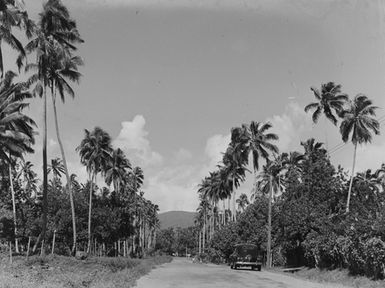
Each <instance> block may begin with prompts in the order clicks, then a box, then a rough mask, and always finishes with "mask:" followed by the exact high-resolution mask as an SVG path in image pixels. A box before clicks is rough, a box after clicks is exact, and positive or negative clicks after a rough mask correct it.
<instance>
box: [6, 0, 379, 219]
mask: <svg viewBox="0 0 385 288" xmlns="http://www.w3.org/2000/svg"><path fill="white" fill-rule="evenodd" d="M26 2H27V3H26V8H27V10H28V11H29V13H30V15H31V18H33V19H37V18H38V12H39V11H40V10H41V7H42V1H40V0H39V1H38V0H34V1H26ZM63 3H65V4H66V5H67V6H68V8H69V10H70V13H71V15H72V17H73V18H74V19H75V20H76V21H77V25H78V29H79V31H80V33H81V35H82V37H83V39H84V40H85V43H84V44H82V45H80V47H79V50H78V54H79V55H80V56H81V57H82V58H83V59H84V62H85V65H84V67H82V68H81V69H80V71H81V73H82V74H83V77H82V79H81V82H80V84H79V85H76V84H74V85H73V87H74V89H75V92H76V97H75V98H74V99H70V98H67V99H66V102H65V103H64V105H63V104H59V107H58V113H59V120H60V125H61V133H62V138H63V140H64V145H65V150H66V154H67V158H68V162H69V169H70V173H76V174H77V175H78V177H79V180H81V181H85V180H86V177H87V174H86V172H85V169H84V167H82V165H81V164H80V159H79V156H78V154H77V153H76V151H75V148H76V147H77V146H78V145H79V144H80V141H81V140H82V138H83V136H84V129H88V130H92V129H93V128H94V127H95V126H100V127H101V128H103V129H104V130H106V131H107V132H108V133H109V134H110V135H111V137H112V139H113V145H114V147H120V148H122V149H123V150H124V151H125V153H126V155H127V157H128V158H129V159H130V161H131V163H132V164H133V166H140V167H142V168H143V170H144V175H145V183H144V186H143V191H144V192H145V197H146V198H147V199H150V200H151V201H152V202H154V203H156V204H158V205H159V207H160V211H161V212H165V211H171V210H184V211H195V210H196V208H197V206H198V197H197V189H198V184H199V183H200V182H201V180H202V179H203V178H204V177H205V176H207V175H208V173H209V171H214V170H215V169H216V165H217V164H218V162H219V161H220V160H221V157H222V154H221V153H222V152H224V151H225V149H226V147H227V145H228V142H229V139H230V130H231V128H232V127H236V126H240V125H241V124H243V123H250V122H251V121H260V122H265V121H270V122H271V123H272V124H273V129H272V131H273V132H275V133H277V134H278V135H279V137H280V140H279V142H278V143H277V145H278V147H279V148H280V150H281V151H292V150H298V151H302V148H301V146H300V142H301V141H304V140H306V139H308V138H310V137H313V138H315V139H316V140H317V141H319V142H324V143H325V145H326V146H327V147H328V148H333V147H336V145H339V144H340V143H341V142H342V140H341V136H340V134H339V131H338V127H335V126H333V125H332V124H331V123H330V122H327V121H323V119H320V121H319V123H318V124H316V125H314V124H313V123H312V121H311V115H310V114H306V113H305V112H304V111H303V108H304V107H305V106H306V105H307V104H309V103H310V102H313V101H314V100H315V98H314V96H313V94H312V92H311V90H310V87H312V86H315V87H320V86H321V84H322V83H326V82H329V81H334V82H336V83H339V84H341V85H342V88H343V91H344V92H345V93H348V94H349V95H350V97H354V96H355V95H356V94H358V93H365V94H366V95H367V96H368V97H369V98H370V99H372V100H373V102H374V104H375V105H376V106H378V107H380V108H379V109H378V111H377V114H378V116H379V117H381V116H383V115H385V111H384V109H383V107H385V97H384V95H385V63H384V56H385V41H384V40H385V23H384V21H385V13H384V12H385V2H384V1H375V0H374V1H369V0H367V1H364V0H356V1H354V0H351V1H328V0H322V1H316V0H314V1H307V0H292V1H275V0H272V1H271V0H269V1H267V0H266V1H259V0H243V1H241V0H240V1H232V0H222V1H217V0H204V1H203V0H195V1H193V0H178V1H176V0H63ZM8 56H9V57H7V59H6V61H5V64H6V65H8V66H9V67H12V65H13V64H12V63H13V62H12V63H11V62H10V61H11V60H12V61H13V59H14V58H13V57H14V55H13V52H9V50H8ZM49 104H51V103H49ZM49 109H50V112H49V116H48V117H49V119H50V120H49V121H50V123H49V130H48V139H49V140H48V142H49V147H48V154H49V159H51V158H54V157H59V156H60V151H59V147H58V144H57V140H56V135H55V130H54V126H53V115H52V109H51V106H49ZM26 113H27V114H28V115H30V116H31V117H32V118H34V119H35V120H36V122H37V124H38V127H39V129H41V127H42V126H43V125H42V101H41V100H39V99H36V100H34V101H33V102H32V103H31V105H30V108H29V110H27V111H26ZM383 124H385V121H384V123H383ZM383 126H384V125H383ZM40 131H41V130H40ZM381 132H382V135H381V136H378V137H375V138H374V141H373V143H372V144H370V145H366V146H363V147H360V148H359V150H358V155H357V170H358V171H359V170H363V169H367V168H372V169H376V168H378V167H379V166H380V165H381V163H382V162H385V149H384V148H385V136H384V134H385V133H384V129H383V128H382V129H381ZM40 134H42V133H40ZM35 150H36V153H35V154H33V155H28V156H27V157H26V158H27V160H30V161H32V162H33V163H34V164H35V167H36V170H37V172H39V171H40V172H39V173H40V174H39V175H41V165H42V164H41V163H42V162H41V138H40V136H38V139H37V143H36V146H35ZM352 155H353V146H352V144H349V143H348V144H346V145H344V146H343V148H341V149H340V150H338V151H337V152H336V153H333V154H332V155H331V160H332V162H333V163H334V164H335V165H339V164H340V165H342V166H343V167H345V168H346V169H347V170H349V169H351V165H352V158H353V157H352ZM252 178H253V177H252V175H251V174H250V175H249V176H248V179H247V181H246V182H245V183H244V184H243V185H242V186H241V187H240V188H239V190H238V191H237V195H239V194H240V193H247V194H248V195H250V191H251V188H252Z"/></svg>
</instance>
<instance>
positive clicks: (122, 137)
mask: <svg viewBox="0 0 385 288" xmlns="http://www.w3.org/2000/svg"><path fill="white" fill-rule="evenodd" d="M145 125H146V120H145V119H144V117H143V116H142V115H136V116H135V117H134V119H133V120H132V121H125V122H122V129H121V130H120V132H119V135H118V137H117V138H116V139H115V140H114V141H113V146H114V147H119V148H121V149H122V150H124V151H125V152H126V153H127V156H128V157H129V158H134V160H136V161H138V162H139V163H138V165H140V166H154V165H159V164H161V163H162V161H163V157H162V155H160V154H159V153H158V152H155V151H153V150H152V148H151V146H150V141H149V140H148V138H147V137H148V132H147V131H146V130H145V127H144V126H145ZM132 156H134V157H132Z"/></svg>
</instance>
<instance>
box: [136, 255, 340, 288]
mask: <svg viewBox="0 0 385 288" xmlns="http://www.w3.org/2000/svg"><path fill="white" fill-rule="evenodd" d="M136 287H138V288H171V287H174V288H179V287H180V288H190V287H194V288H195V287H199V288H214V287H215V288H237V287H246V288H247V287H253V288H257V287H258V288H302V287H303V288H321V287H322V288H337V287H338V288H342V287H343V286H338V285H333V284H320V283H313V282H310V281H306V280H302V279H297V278H294V277H291V276H290V275H286V274H285V275H283V274H280V273H274V272H267V271H264V270H263V268H262V271H261V272H258V271H252V270H249V269H243V270H231V269H230V267H229V266H223V265H214V264H200V263H193V262H192V261H191V260H188V259H185V258H174V260H173V261H172V262H171V263H167V264H163V265H161V266H160V267H158V268H156V269H154V270H152V271H151V272H150V274H148V275H146V276H144V277H142V278H140V279H139V280H138V282H137V286H136Z"/></svg>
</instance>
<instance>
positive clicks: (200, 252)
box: [198, 230, 202, 255]
mask: <svg viewBox="0 0 385 288" xmlns="http://www.w3.org/2000/svg"><path fill="white" fill-rule="evenodd" d="M201 234H202V231H201V230H199V234H198V255H201V254H202V237H201Z"/></svg>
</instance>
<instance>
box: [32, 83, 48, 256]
mask: <svg viewBox="0 0 385 288" xmlns="http://www.w3.org/2000/svg"><path fill="white" fill-rule="evenodd" d="M43 102H44V104H43V106H44V109H43V207H42V208H43V209H42V224H41V226H42V227H41V232H40V234H39V237H38V238H37V240H36V243H35V245H34V246H33V249H32V252H35V251H36V249H37V247H38V245H39V243H40V241H42V240H43V241H44V238H45V233H46V231H47V222H48V218H47V217H48V171H47V89H46V87H44V93H43ZM42 253H44V251H42Z"/></svg>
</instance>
